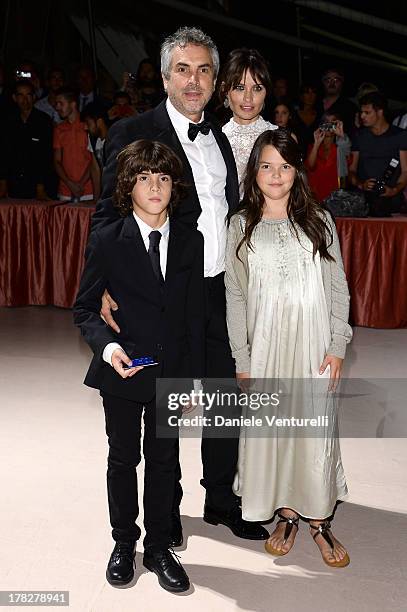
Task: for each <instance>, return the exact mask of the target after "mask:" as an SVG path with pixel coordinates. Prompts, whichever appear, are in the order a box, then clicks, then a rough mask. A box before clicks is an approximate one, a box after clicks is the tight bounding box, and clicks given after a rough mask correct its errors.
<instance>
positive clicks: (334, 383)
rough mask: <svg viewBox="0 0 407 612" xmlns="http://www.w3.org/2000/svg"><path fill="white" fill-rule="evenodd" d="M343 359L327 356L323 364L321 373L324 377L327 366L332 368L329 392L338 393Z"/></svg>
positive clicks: (320, 369)
mask: <svg viewBox="0 0 407 612" xmlns="http://www.w3.org/2000/svg"><path fill="white" fill-rule="evenodd" d="M342 364H343V359H341V358H340V357H335V355H326V356H325V359H324V361H323V362H322V363H321V367H320V368H319V373H320V374H321V375H322V374H323V373H324V372H325V370H326V368H327V366H329V367H330V377H329V386H328V391H336V389H337V387H338V384H339V380H340V378H341V371H342Z"/></svg>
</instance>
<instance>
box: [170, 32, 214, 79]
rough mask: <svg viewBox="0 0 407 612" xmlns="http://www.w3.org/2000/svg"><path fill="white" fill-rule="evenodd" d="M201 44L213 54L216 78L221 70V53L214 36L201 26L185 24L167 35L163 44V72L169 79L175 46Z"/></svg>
mask: <svg viewBox="0 0 407 612" xmlns="http://www.w3.org/2000/svg"><path fill="white" fill-rule="evenodd" d="M188 44H191V45H200V46H201V47H206V48H207V49H208V51H209V52H210V54H211V56H212V63H213V71H214V75H215V79H216V77H217V76H218V72H219V53H218V49H217V48H216V45H215V43H214V42H213V40H212V38H211V37H210V36H208V35H207V34H204V32H202V30H200V29H199V28H193V27H189V26H183V27H181V28H178V30H177V31H176V32H175V33H174V34H171V36H167V38H166V39H165V40H164V42H163V44H162V45H161V72H162V74H163V75H164V77H165V78H166V79H167V80H168V79H169V78H170V73H171V57H172V52H173V50H174V49H175V47H185V46H186V45H188Z"/></svg>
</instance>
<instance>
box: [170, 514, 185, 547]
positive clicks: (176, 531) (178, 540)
mask: <svg viewBox="0 0 407 612" xmlns="http://www.w3.org/2000/svg"><path fill="white" fill-rule="evenodd" d="M183 542H184V536H183V533H182V525H181V517H180V514H179V510H178V512H177V511H174V510H173V511H172V514H171V542H170V548H178V546H182V544H183Z"/></svg>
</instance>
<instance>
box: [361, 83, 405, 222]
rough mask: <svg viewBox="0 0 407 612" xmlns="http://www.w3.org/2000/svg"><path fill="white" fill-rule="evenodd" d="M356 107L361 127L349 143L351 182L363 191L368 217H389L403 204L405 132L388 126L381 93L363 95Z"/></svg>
mask: <svg viewBox="0 0 407 612" xmlns="http://www.w3.org/2000/svg"><path fill="white" fill-rule="evenodd" d="M359 104H360V119H361V123H362V125H363V128H361V129H360V130H359V131H358V133H357V134H356V135H355V137H354V139H353V140H352V151H353V158H352V163H351V166H350V168H349V176H350V181H351V183H352V185H354V186H355V187H358V188H359V189H362V190H363V191H364V192H365V195H366V197H367V200H368V202H369V207H370V215H371V216H374V217H389V216H391V213H397V212H400V210H401V209H402V208H403V207H404V203H405V202H404V196H403V190H404V188H405V187H406V186H407V132H406V131H405V130H402V129H400V128H399V127H397V126H395V125H390V124H389V122H388V120H387V118H386V111H387V99H386V98H385V97H384V96H383V94H381V93H380V92H377V91H375V92H371V93H368V94H366V95H365V96H363V97H362V98H361V99H360V101H359ZM392 168H393V169H392Z"/></svg>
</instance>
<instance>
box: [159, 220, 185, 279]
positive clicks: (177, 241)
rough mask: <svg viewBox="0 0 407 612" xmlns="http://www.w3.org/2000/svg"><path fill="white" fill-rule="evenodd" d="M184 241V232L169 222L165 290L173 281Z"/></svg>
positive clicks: (172, 222)
mask: <svg viewBox="0 0 407 612" xmlns="http://www.w3.org/2000/svg"><path fill="white" fill-rule="evenodd" d="M185 240H186V235H185V230H184V229H181V228H180V227H179V226H178V225H177V224H176V223H175V222H174V221H170V237H169V241H168V252H167V269H166V272H165V285H164V289H165V290H166V289H167V288H168V286H169V285H170V283H171V281H172V280H173V278H174V276H175V274H176V272H177V269H178V267H179V262H180V261H181V254H182V251H183V249H184V244H185Z"/></svg>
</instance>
